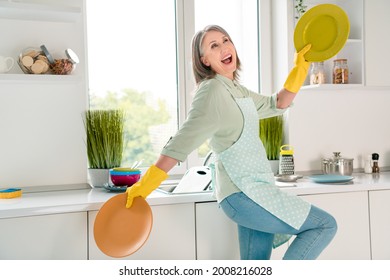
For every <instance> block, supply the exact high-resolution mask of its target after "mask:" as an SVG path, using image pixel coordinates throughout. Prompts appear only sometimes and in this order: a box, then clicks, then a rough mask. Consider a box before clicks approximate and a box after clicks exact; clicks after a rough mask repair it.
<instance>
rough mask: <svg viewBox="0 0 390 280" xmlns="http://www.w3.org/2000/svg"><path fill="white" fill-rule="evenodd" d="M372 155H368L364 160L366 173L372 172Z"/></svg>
mask: <svg viewBox="0 0 390 280" xmlns="http://www.w3.org/2000/svg"><path fill="white" fill-rule="evenodd" d="M371 158H372V155H367V157H366V160H365V161H364V173H367V174H371V173H372V160H371Z"/></svg>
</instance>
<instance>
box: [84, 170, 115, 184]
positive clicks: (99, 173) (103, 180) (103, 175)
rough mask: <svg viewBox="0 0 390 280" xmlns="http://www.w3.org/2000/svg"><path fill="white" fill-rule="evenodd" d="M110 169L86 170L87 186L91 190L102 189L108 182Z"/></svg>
mask: <svg viewBox="0 0 390 280" xmlns="http://www.w3.org/2000/svg"><path fill="white" fill-rule="evenodd" d="M109 171H110V169H92V168H88V176H89V184H90V185H91V187H92V188H103V187H104V185H105V184H108V183H109V181H110V174H109Z"/></svg>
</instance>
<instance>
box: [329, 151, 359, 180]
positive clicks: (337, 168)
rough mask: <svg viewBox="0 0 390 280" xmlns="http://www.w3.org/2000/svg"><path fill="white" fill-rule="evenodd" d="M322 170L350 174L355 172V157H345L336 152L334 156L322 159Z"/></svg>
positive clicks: (330, 172)
mask: <svg viewBox="0 0 390 280" xmlns="http://www.w3.org/2000/svg"><path fill="white" fill-rule="evenodd" d="M322 172H323V173H324V174H339V175H347V176H349V175H351V174H352V172H353V158H343V157H341V155H340V152H334V153H333V158H324V159H323V160H322Z"/></svg>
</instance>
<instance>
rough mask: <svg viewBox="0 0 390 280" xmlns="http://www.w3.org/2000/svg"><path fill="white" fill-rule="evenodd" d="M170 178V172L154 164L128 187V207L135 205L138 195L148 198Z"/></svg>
mask: <svg viewBox="0 0 390 280" xmlns="http://www.w3.org/2000/svg"><path fill="white" fill-rule="evenodd" d="M166 178H168V174H167V173H166V172H165V171H163V170H161V169H160V168H158V167H157V166H155V165H152V166H151V167H150V168H149V169H148V170H147V171H146V173H145V174H144V176H142V178H141V180H140V181H138V182H137V183H135V184H134V185H132V186H131V187H129V188H127V190H126V192H127V202H126V208H130V207H131V205H133V199H134V198H135V197H138V196H142V197H143V198H146V197H147V196H148V195H149V194H150V193H151V192H152V191H154V190H155V189H157V187H158V186H160V184H161V182H162V181H164V180H165V179H166Z"/></svg>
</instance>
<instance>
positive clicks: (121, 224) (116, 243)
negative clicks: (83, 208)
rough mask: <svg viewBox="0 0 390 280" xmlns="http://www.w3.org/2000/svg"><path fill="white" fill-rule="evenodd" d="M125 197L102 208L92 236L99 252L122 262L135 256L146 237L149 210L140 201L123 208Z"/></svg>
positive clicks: (150, 225) (149, 228) (113, 198)
mask: <svg viewBox="0 0 390 280" xmlns="http://www.w3.org/2000/svg"><path fill="white" fill-rule="evenodd" d="M126 200H127V193H122V194H118V195H116V196H114V197H112V198H110V199H109V200H107V202H106V203H104V204H103V206H102V207H101V208H100V210H99V212H98V213H97V216H96V219H95V224H94V228H93V233H94V237H95V242H96V244H97V246H98V247H99V249H100V250H101V251H102V252H103V253H104V254H106V255H107V256H110V257H114V258H122V257H126V256H129V255H131V254H133V253H134V252H136V251H137V250H138V249H139V248H141V247H142V245H144V243H145V242H146V240H147V239H148V237H149V234H150V231H151V229H152V224H153V215H152V210H151V208H150V206H149V204H148V203H147V202H146V201H145V199H143V198H142V197H136V198H135V199H134V201H133V205H132V206H131V207H130V208H126Z"/></svg>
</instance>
